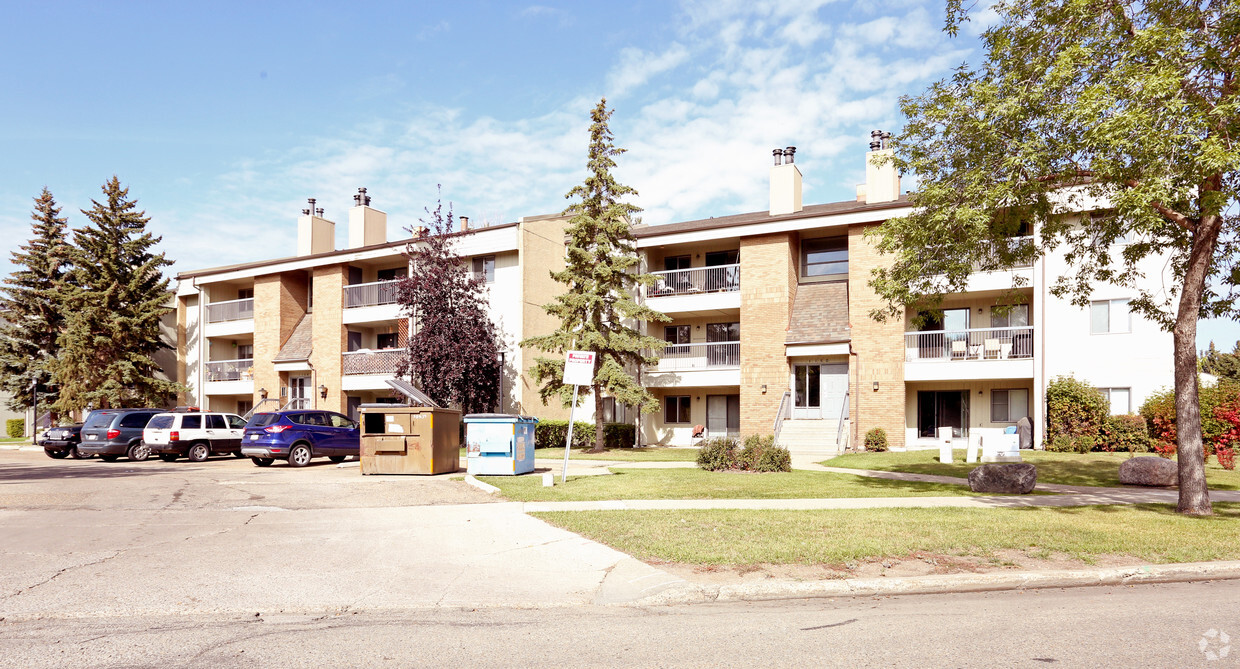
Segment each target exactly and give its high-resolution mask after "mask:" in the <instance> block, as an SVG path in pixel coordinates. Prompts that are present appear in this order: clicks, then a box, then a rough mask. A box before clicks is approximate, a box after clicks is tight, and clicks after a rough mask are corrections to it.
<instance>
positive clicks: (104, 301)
mask: <svg viewBox="0 0 1240 669" xmlns="http://www.w3.org/2000/svg"><path fill="white" fill-rule="evenodd" d="M102 189H103V198H102V200H103V201H102V202H99V201H95V200H92V201H91V204H93V205H94V206H93V207H91V208H90V209H83V210H82V213H83V214H85V215H86V217H87V219H89V221H90V224H89V225H88V226H86V227H84V228H81V229H78V230H74V233H73V239H74V247H73V249H72V252H71V256H70V259H71V263H72V269H71V270H70V273H69V277H68V278H69V281H68V282H67V283H68V287H67V290H66V304H67V305H68V307H69V311H68V312H67V317H66V322H65V327H64V330H63V332H62V333H61V334H60V337H59V339H58V344H59V346H60V357H59V359H58V360H57V361H56V363H55V364H54V365H53V367H52V369H53V372H54V375H55V380H56V382H57V384H58V385H59V387H60V397H59V398H58V399H57V401H56V405H55V406H56V408H57V409H58V410H60V411H70V410H81V409H84V408H86V407H87V406H93V407H94V408H96V409H101V408H114V407H125V406H155V407H160V406H164V405H166V404H167V402H168V401H169V399H171V397H172V395H173V394H174V393H175V392H177V391H178V390H179V389H181V386H180V384H177V383H174V382H171V381H165V380H163V379H158V378H155V371H156V369H157V366H156V364H155V361H154V360H153V356H154V355H155V353H156V352H158V351H159V350H160V349H166V348H170V347H169V346H168V345H167V344H166V343H164V341H163V340H162V339H160V332H159V323H160V319H162V318H163V317H164V315H166V314H168V313H169V312H170V311H172V308H171V307H169V306H168V301H169V297H170V294H169V291H168V279H166V278H164V277H163V275H162V273H161V270H162V268H164V267H167V266H169V265H171V264H172V262H171V261H169V260H167V259H165V258H164V254H162V253H160V254H154V253H152V252H151V248H152V247H153V246H155V244H157V243H159V241H160V239H161V238H160V237H155V236H154V235H152V234H151V233H150V232H148V231H147V230H146V224H147V223H148V222H150V219H149V218H148V217H147V216H146V212H142V211H137V203H136V201H134V200H129V199H128V197H129V189H128V188H123V187H122V186H121V182H120V179H118V178H117V177H115V176H113V177H112V178H111V179H110V180H109V181H108V182H107V183H105V184H104V185H103V188H102Z"/></svg>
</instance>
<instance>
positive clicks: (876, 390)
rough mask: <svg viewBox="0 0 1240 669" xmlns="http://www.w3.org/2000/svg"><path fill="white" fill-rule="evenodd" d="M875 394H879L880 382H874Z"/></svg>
mask: <svg viewBox="0 0 1240 669" xmlns="http://www.w3.org/2000/svg"><path fill="white" fill-rule="evenodd" d="M874 392H878V381H875V382H874Z"/></svg>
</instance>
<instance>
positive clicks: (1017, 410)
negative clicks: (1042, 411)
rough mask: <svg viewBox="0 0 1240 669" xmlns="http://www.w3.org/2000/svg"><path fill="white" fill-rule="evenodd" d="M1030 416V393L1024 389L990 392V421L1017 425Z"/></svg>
mask: <svg viewBox="0 0 1240 669" xmlns="http://www.w3.org/2000/svg"><path fill="white" fill-rule="evenodd" d="M1028 415H1029V391H1028V390H1025V389H1024V388H1016V389H1012V390H992V391H990V421H991V422H992V423H1015V422H1016V421H1018V420H1020V419H1021V418H1024V417H1025V416H1028Z"/></svg>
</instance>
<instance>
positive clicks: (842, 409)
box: [835, 390, 848, 451]
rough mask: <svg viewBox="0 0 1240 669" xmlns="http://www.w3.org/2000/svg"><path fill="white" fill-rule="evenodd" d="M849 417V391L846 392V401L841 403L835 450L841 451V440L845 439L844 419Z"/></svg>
mask: <svg viewBox="0 0 1240 669" xmlns="http://www.w3.org/2000/svg"><path fill="white" fill-rule="evenodd" d="M847 416H848V391H847V390H845V391H844V401H843V402H841V403H840V420H839V424H838V426H837V427H836V428H835V450H837V451H838V450H841V449H840V440H841V439H843V437H844V434H845V432H844V419H845V417H847Z"/></svg>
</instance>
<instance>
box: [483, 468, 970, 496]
mask: <svg viewBox="0 0 1240 669" xmlns="http://www.w3.org/2000/svg"><path fill="white" fill-rule="evenodd" d="M612 471H613V472H614V473H613V474H612V475H610V476H607V475H602V476H569V477H568V483H567V484H560V483H559V479H558V478H557V479H556V485H555V487H553V488H544V487H543V485H542V477H540V476H516V477H514V476H480V477H478V478H479V479H480V480H482V481H486V482H487V483H490V484H491V485H493V486H496V487H498V488H499V489H500V492H501V494H503V495H504V497H507V498H508V499H511V500H514V501H521V502H561V501H593V500H605V499H803V498H842V497H942V496H953V495H973V494H974V493H973V492H971V491H970V490H969V488H968V486H960V485H951V484H939V483H915V482H906V481H888V480H884V479H874V478H865V477H862V476H853V475H851V474H834V473H830V472H809V471H792V472H784V473H778V474H752V473H741V472H708V471H705V470H702V469H696V468H695V469H624V468H622V467H613V468H612Z"/></svg>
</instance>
